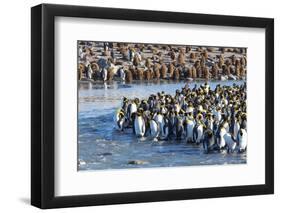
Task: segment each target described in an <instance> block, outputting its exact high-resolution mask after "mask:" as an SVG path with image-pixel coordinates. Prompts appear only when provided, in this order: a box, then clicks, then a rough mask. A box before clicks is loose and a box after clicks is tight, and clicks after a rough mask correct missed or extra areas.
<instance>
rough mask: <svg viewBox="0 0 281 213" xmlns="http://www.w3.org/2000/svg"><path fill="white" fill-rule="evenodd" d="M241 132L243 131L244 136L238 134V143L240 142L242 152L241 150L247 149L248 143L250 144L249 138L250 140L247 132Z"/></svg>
mask: <svg viewBox="0 0 281 213" xmlns="http://www.w3.org/2000/svg"><path fill="white" fill-rule="evenodd" d="M241 131H243V135H242V136H241V135H240V134H238V141H239V146H238V148H239V150H240V151H241V150H245V149H246V147H247V143H248V141H247V138H248V136H247V132H246V131H245V130H244V129H242V130H241Z"/></svg>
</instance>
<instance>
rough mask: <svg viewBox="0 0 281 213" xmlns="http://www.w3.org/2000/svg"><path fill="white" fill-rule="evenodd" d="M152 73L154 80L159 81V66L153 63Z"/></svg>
mask: <svg viewBox="0 0 281 213" xmlns="http://www.w3.org/2000/svg"><path fill="white" fill-rule="evenodd" d="M153 71H154V74H155V76H154V77H155V78H156V79H159V78H160V64H158V63H155V64H154V67H153Z"/></svg>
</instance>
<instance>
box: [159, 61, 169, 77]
mask: <svg viewBox="0 0 281 213" xmlns="http://www.w3.org/2000/svg"><path fill="white" fill-rule="evenodd" d="M167 70H168V68H167V66H166V64H165V63H161V69H160V74H161V78H166V77H167Z"/></svg>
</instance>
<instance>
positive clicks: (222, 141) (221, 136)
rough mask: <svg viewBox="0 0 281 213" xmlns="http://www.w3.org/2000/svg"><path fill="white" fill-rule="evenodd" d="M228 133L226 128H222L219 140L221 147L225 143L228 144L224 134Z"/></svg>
mask: <svg viewBox="0 0 281 213" xmlns="http://www.w3.org/2000/svg"><path fill="white" fill-rule="evenodd" d="M225 134H226V131H225V130H221V132H220V140H219V144H218V145H219V148H220V149H221V148H223V147H224V146H225V145H226V142H225V138H224V135H225Z"/></svg>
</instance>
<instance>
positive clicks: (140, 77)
mask: <svg viewBox="0 0 281 213" xmlns="http://www.w3.org/2000/svg"><path fill="white" fill-rule="evenodd" d="M136 69H137V80H143V69H142V68H136Z"/></svg>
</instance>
